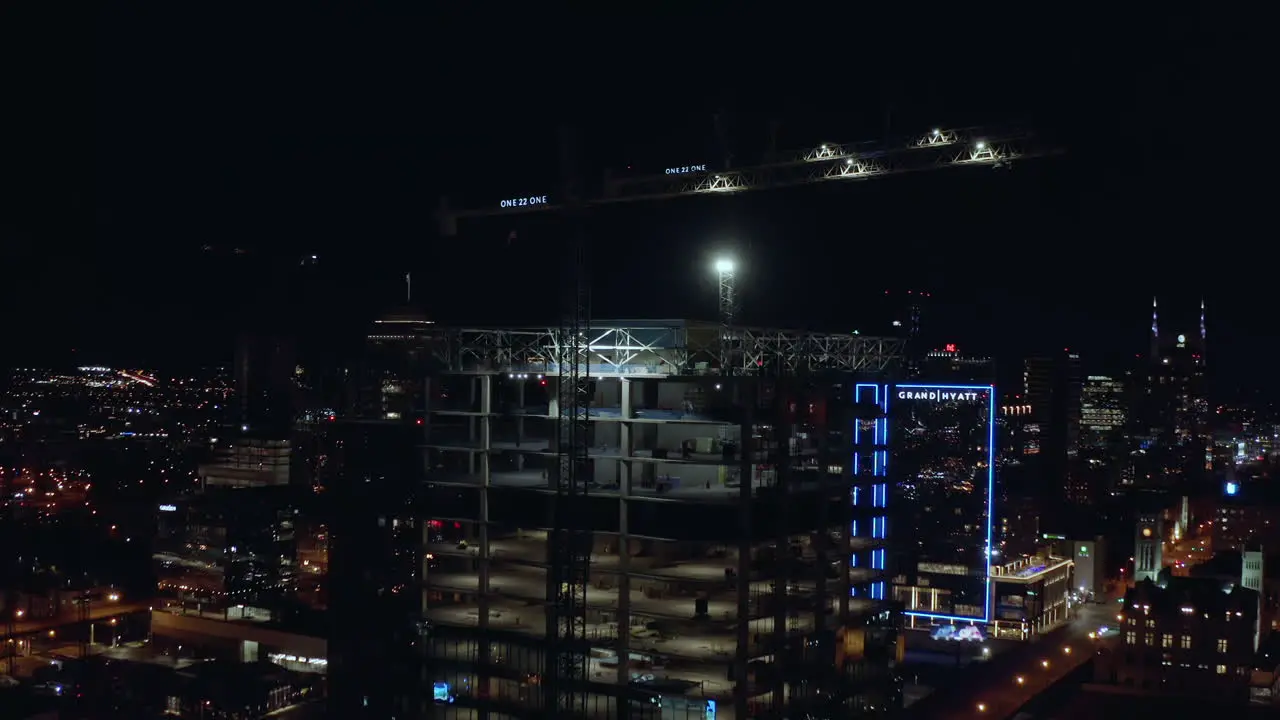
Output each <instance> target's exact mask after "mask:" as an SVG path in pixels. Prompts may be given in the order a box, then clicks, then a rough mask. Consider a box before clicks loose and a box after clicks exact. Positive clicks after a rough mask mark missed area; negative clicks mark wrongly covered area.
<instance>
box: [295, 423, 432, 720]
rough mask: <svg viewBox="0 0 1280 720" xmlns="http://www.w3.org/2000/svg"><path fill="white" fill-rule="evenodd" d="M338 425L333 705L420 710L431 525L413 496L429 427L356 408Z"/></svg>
mask: <svg viewBox="0 0 1280 720" xmlns="http://www.w3.org/2000/svg"><path fill="white" fill-rule="evenodd" d="M331 425H332V427H331V428H330V430H329V434H328V442H329V445H330V448H329V451H328V457H329V459H328V462H327V463H326V467H325V468H324V474H323V476H322V483H323V485H322V487H323V488H324V490H323V492H322V493H320V494H321V496H322V497H323V498H324V506H325V507H326V513H325V517H326V519H327V523H326V530H327V533H328V537H327V546H328V553H327V555H328V562H329V569H328V570H329V583H328V598H327V600H328V608H329V620H330V624H329V635H328V641H329V644H328V653H329V657H328V659H329V665H328V675H329V697H328V707H329V710H330V713H331V714H333V715H335V716H336V717H342V718H352V719H353V720H355V719H357V718H369V719H373V718H390V717H399V718H414V717H423V716H424V715H422V714H421V713H422V709H421V708H420V707H419V703H418V702H417V701H418V690H419V688H420V686H421V682H422V676H421V672H422V668H421V660H420V655H419V653H420V652H421V648H420V647H419V646H418V643H419V642H420V640H421V638H422V626H421V622H422V621H423V618H422V613H421V610H422V600H423V597H422V589H421V587H420V585H419V583H420V582H421V578H422V576H421V573H420V572H419V569H418V568H419V564H420V562H421V561H422V557H423V553H422V544H423V538H424V536H425V535H426V534H427V533H428V531H429V529H430V528H431V527H432V525H431V523H430V522H429V521H425V520H422V519H421V516H420V510H419V508H418V507H417V506H416V505H415V503H416V501H417V500H418V499H419V495H420V492H421V488H422V477H423V467H422V456H421V450H420V446H421V444H422V440H423V434H422V428H421V427H420V426H417V425H415V424H413V423H412V422H401V421H386V420H376V419H375V420H362V419H359V418H344V419H337V420H335V421H334V422H333V423H331ZM437 522H439V521H437ZM426 717H430V715H429V714H428V715H426Z"/></svg>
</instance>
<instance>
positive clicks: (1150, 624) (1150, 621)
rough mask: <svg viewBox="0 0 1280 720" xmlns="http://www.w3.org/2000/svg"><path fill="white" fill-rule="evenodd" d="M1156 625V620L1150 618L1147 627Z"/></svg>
mask: <svg viewBox="0 0 1280 720" xmlns="http://www.w3.org/2000/svg"><path fill="white" fill-rule="evenodd" d="M1155 626H1156V621H1155V620H1148V621H1147V627H1155Z"/></svg>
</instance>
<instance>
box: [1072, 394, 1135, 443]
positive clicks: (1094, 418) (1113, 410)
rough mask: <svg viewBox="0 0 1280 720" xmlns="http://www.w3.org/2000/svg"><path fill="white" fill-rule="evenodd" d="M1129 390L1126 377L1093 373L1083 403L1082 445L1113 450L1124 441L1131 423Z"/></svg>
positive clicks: (1081, 415)
mask: <svg viewBox="0 0 1280 720" xmlns="http://www.w3.org/2000/svg"><path fill="white" fill-rule="evenodd" d="M1127 394H1128V391H1127V389H1126V388H1125V383H1124V380H1123V379H1122V378H1116V377H1111V376H1109V375H1090V376H1088V377H1086V378H1085V380H1084V388H1083V392H1082V397H1081V403H1080V447H1081V448H1082V449H1085V448H1087V449H1089V450H1095V451H1104V452H1105V451H1109V450H1111V449H1113V448H1115V447H1117V446H1118V445H1119V444H1120V443H1121V442H1123V440H1124V433H1125V428H1126V427H1127V426H1128V423H1129V414H1128V409H1127V405H1128V403H1127V402H1126V400H1127Z"/></svg>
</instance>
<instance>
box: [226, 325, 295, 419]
mask: <svg viewBox="0 0 1280 720" xmlns="http://www.w3.org/2000/svg"><path fill="white" fill-rule="evenodd" d="M296 369H297V362H296V357H295V354H294V347H293V343H292V342H291V341H290V340H288V339H286V338H284V337H281V336H279V335H276V334H271V333H259V334H246V335H243V336H241V337H240V339H239V341H238V342H237V343H236V352H235V367H234V373H233V374H234V378H235V395H234V400H235V402H234V404H233V409H234V412H233V414H232V417H231V421H232V424H233V425H235V426H237V428H238V431H239V433H241V434H243V435H248V436H252V437H257V438H265V439H269V440H282V439H287V438H288V437H289V435H290V433H291V432H292V431H293V420H294V411H295V405H296V397H295V394H296V391H295V386H294V381H293V377H294V373H295V371H296Z"/></svg>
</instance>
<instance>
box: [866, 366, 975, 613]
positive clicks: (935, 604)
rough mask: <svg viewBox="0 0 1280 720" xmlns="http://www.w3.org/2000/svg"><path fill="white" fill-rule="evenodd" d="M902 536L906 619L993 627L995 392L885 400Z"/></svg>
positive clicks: (919, 389) (917, 391)
mask: <svg viewBox="0 0 1280 720" xmlns="http://www.w3.org/2000/svg"><path fill="white" fill-rule="evenodd" d="M887 398H888V403H889V408H888V413H887V414H888V417H889V419H888V425H889V427H888V429H887V432H888V434H889V440H888V443H889V446H890V448H891V457H890V459H889V462H888V467H889V469H888V470H886V471H885V472H886V473H887V474H888V475H889V477H891V478H892V482H893V483H894V486H895V489H896V495H895V496H894V498H893V501H892V502H893V510H894V513H893V515H892V516H891V519H890V522H891V523H897V524H899V525H900V527H903V528H910V530H909V531H908V532H906V533H903V534H901V535H899V536H898V537H899V538H900V539H901V542H900V543H899V544H898V547H899V548H900V552H901V555H900V557H899V564H898V565H897V567H896V568H895V571H896V574H895V581H896V582H895V588H894V597H895V599H897V600H898V601H900V602H902V603H903V605H904V608H905V610H906V611H907V612H908V613H916V614H920V615H925V616H937V617H939V618H962V619H975V620H986V619H989V617H990V597H989V595H990V587H989V580H988V578H989V576H990V563H991V557H990V555H991V553H990V549H991V548H992V547H993V537H992V532H993V530H992V522H991V519H992V515H993V509H994V508H993V501H994V498H993V495H994V489H995V471H994V460H995V458H994V444H995V437H994V429H995V388H994V387H993V386H990V385H917V384H912V385H895V386H889V387H888V390H887Z"/></svg>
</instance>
